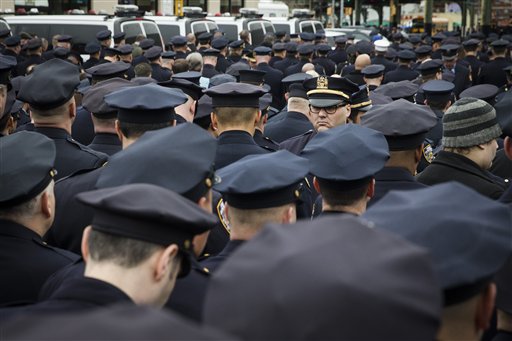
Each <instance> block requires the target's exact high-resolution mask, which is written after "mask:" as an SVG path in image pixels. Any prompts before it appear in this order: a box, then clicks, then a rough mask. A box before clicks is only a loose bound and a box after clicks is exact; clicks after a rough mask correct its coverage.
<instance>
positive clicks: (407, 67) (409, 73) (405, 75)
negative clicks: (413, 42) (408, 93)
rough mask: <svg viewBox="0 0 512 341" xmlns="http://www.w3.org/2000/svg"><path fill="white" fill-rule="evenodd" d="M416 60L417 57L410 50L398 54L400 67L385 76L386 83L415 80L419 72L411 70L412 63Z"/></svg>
mask: <svg viewBox="0 0 512 341" xmlns="http://www.w3.org/2000/svg"><path fill="white" fill-rule="evenodd" d="M415 58H416V55H415V54H414V52H412V51H410V50H402V51H400V52H398V67H397V68H396V69H395V70H392V71H389V72H387V73H386V74H385V76H384V83H389V82H399V81H404V80H408V81H412V80H415V79H416V78H417V77H418V76H419V73H418V72H416V71H414V70H411V62H412V61H413V60H414V59H415Z"/></svg>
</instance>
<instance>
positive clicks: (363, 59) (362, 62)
mask: <svg viewBox="0 0 512 341" xmlns="http://www.w3.org/2000/svg"><path fill="white" fill-rule="evenodd" d="M371 63H372V61H371V60H370V56H369V55H367V54H360V55H359V56H357V58H356V62H355V64H354V65H355V68H356V70H362V69H364V68H365V67H367V66H368V65H370V64H371Z"/></svg>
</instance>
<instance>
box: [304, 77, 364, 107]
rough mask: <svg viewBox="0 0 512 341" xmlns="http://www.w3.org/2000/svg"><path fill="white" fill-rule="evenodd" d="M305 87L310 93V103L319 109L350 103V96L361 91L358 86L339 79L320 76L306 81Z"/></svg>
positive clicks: (347, 80) (345, 79) (344, 79)
mask: <svg viewBox="0 0 512 341" xmlns="http://www.w3.org/2000/svg"><path fill="white" fill-rule="evenodd" d="M303 85H304V88H306V90H307V91H308V97H309V103H310V104H311V105H313V106H315V107H319V108H323V107H331V106H334V105H339V104H341V103H349V101H350V96H352V94H353V93H354V92H357V91H359V87H358V86H357V84H355V83H353V82H352V81H350V80H349V79H347V78H339V77H325V76H320V77H316V78H311V79H307V80H305V81H304V83H303Z"/></svg>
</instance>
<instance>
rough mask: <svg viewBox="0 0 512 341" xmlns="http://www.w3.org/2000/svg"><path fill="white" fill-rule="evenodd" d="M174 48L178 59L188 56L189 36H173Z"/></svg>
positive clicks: (172, 43)
mask: <svg viewBox="0 0 512 341" xmlns="http://www.w3.org/2000/svg"><path fill="white" fill-rule="evenodd" d="M170 43H171V45H172V50H173V51H174V52H176V59H186V58H187V55H188V53H187V37H184V36H174V37H172V38H171V42H170Z"/></svg>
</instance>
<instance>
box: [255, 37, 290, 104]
mask: <svg viewBox="0 0 512 341" xmlns="http://www.w3.org/2000/svg"><path fill="white" fill-rule="evenodd" d="M254 53H255V55H256V63H257V67H256V70H259V71H264V72H266V74H265V77H264V80H265V83H266V84H268V85H269V86H270V92H271V94H272V104H271V106H272V107H273V108H276V109H278V110H280V109H282V108H283V107H284V106H285V105H286V103H285V102H284V98H283V84H282V83H281V81H282V80H283V73H282V72H281V71H279V70H277V69H274V68H273V67H271V66H270V65H269V64H268V63H269V61H270V58H271V57H270V54H271V53H272V49H270V48H268V47H265V46H258V47H257V48H255V49H254Z"/></svg>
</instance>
